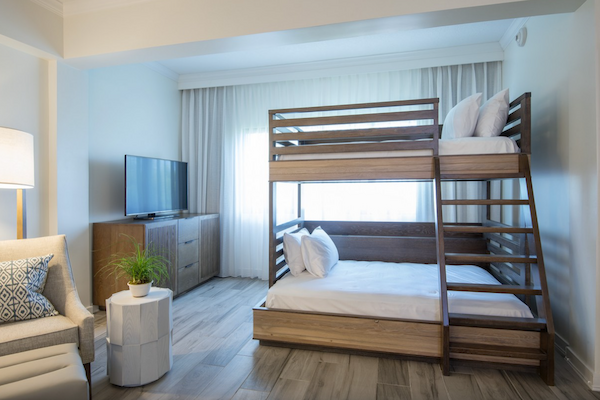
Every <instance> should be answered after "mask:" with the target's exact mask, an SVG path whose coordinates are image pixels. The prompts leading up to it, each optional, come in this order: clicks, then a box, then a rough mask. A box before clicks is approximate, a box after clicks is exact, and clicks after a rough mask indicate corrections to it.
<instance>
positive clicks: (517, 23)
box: [500, 18, 529, 50]
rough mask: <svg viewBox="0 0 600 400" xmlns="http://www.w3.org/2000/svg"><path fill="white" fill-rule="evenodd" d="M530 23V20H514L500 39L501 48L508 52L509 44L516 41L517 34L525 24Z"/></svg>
mask: <svg viewBox="0 0 600 400" xmlns="http://www.w3.org/2000/svg"><path fill="white" fill-rule="evenodd" d="M527 21H529V18H517V19H515V20H513V22H512V23H511V24H510V26H509V27H508V29H507V30H506V32H504V35H502V37H501V38H500V46H502V50H506V48H507V47H508V45H509V44H511V43H512V42H514V41H515V37H516V36H517V32H519V30H520V29H521V28H522V27H524V26H525V24H526V23H527Z"/></svg>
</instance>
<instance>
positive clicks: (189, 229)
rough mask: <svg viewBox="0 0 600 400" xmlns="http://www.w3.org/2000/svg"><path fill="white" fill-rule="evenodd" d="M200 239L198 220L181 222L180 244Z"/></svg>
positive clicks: (191, 219) (188, 219)
mask: <svg viewBox="0 0 600 400" xmlns="http://www.w3.org/2000/svg"><path fill="white" fill-rule="evenodd" d="M194 239H198V218H184V219H180V220H179V239H178V242H179V243H185V242H188V241H190V240H194Z"/></svg>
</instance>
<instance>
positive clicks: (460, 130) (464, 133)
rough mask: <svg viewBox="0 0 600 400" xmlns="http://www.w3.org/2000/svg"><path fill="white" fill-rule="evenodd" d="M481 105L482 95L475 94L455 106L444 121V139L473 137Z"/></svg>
mask: <svg viewBox="0 0 600 400" xmlns="http://www.w3.org/2000/svg"><path fill="white" fill-rule="evenodd" d="M480 105H481V93H475V94H474V95H471V96H469V97H467V98H466V99H464V100H462V101H461V102H460V103H458V104H457V105H455V106H454V107H453V108H452V109H451V110H450V112H449V113H448V115H447V116H446V119H445V120H444V127H443V128H442V139H458V138H461V137H471V136H473V131H474V130H475V125H477V117H478V116H479V106H480Z"/></svg>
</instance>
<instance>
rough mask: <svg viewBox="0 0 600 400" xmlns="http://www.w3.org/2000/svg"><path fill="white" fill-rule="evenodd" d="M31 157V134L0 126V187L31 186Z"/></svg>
mask: <svg viewBox="0 0 600 400" xmlns="http://www.w3.org/2000/svg"><path fill="white" fill-rule="evenodd" d="M33 158H34V155H33V136H32V135H30V134H29V133H25V132H21V131H18V130H16V129H10V128H2V127H0V188H2V189H30V188H32V187H33V185H34V172H33V165H34V164H33Z"/></svg>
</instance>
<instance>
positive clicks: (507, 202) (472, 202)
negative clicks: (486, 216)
mask: <svg viewBox="0 0 600 400" xmlns="http://www.w3.org/2000/svg"><path fill="white" fill-rule="evenodd" d="M442 205H443V206H470V205H480V206H496V205H498V206H526V205H529V200H507V199H486V200H481V199H480V200H475V199H473V200H442Z"/></svg>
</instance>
